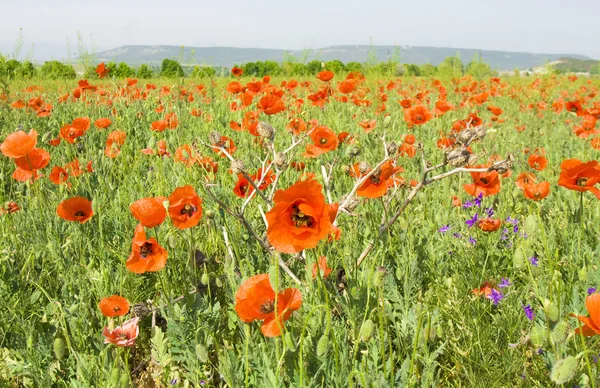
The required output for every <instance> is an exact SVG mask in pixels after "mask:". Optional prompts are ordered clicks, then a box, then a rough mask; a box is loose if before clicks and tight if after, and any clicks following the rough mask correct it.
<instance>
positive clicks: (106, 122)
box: [94, 117, 112, 129]
mask: <svg viewBox="0 0 600 388" xmlns="http://www.w3.org/2000/svg"><path fill="white" fill-rule="evenodd" d="M110 124H112V121H111V120H110V119H109V118H107V117H103V118H100V119H98V120H96V121H94V125H95V126H96V128H98V129H106V128H108V127H109V126H110Z"/></svg>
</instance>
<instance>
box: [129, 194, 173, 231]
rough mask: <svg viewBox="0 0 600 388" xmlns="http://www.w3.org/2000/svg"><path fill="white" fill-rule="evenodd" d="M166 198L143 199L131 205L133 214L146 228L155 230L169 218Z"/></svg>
mask: <svg viewBox="0 0 600 388" xmlns="http://www.w3.org/2000/svg"><path fill="white" fill-rule="evenodd" d="M166 200H167V199H166V198H165V197H156V198H142V199H139V200H137V201H135V202H134V203H132V204H131V206H130V207H129V210H131V214H133V216H134V217H135V219H136V220H138V221H139V222H140V223H141V224H142V225H143V226H145V227H146V228H154V227H156V226H158V225H160V224H162V223H163V221H164V220H165V218H166V217H167V209H165V207H164V205H163V202H164V201H166Z"/></svg>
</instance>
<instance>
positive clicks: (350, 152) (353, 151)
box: [346, 145, 361, 159]
mask: <svg viewBox="0 0 600 388" xmlns="http://www.w3.org/2000/svg"><path fill="white" fill-rule="evenodd" d="M360 153H361V150H360V147H358V146H356V145H352V146H350V147H348V148H346V156H348V157H349V158H351V159H352V158H356V157H357V156H359V155H360Z"/></svg>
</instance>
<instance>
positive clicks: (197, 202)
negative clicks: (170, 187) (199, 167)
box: [169, 185, 202, 229]
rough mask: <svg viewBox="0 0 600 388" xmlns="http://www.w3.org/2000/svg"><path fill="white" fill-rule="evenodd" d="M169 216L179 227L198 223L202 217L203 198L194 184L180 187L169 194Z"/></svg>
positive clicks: (182, 227)
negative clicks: (197, 192)
mask: <svg viewBox="0 0 600 388" xmlns="http://www.w3.org/2000/svg"><path fill="white" fill-rule="evenodd" d="M169 216H170V217H171V221H173V225H175V227H177V228H179V229H187V228H191V227H194V226H196V225H198V222H199V221H200V217H202V199H200V197H199V196H198V194H196V190H194V188H193V187H192V186H189V185H188V186H183V187H179V188H177V189H175V191H173V193H172V194H171V195H170V196H169Z"/></svg>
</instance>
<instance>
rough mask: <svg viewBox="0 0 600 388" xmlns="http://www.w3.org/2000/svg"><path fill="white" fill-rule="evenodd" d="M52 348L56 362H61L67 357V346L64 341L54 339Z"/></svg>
mask: <svg viewBox="0 0 600 388" xmlns="http://www.w3.org/2000/svg"><path fill="white" fill-rule="evenodd" d="M52 348H53V349H54V357H56V359H57V360H58V361H62V360H64V359H65V358H66V356H67V345H66V344H65V340H64V339H62V338H61V337H56V338H55V339H54V343H53V344H52Z"/></svg>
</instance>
